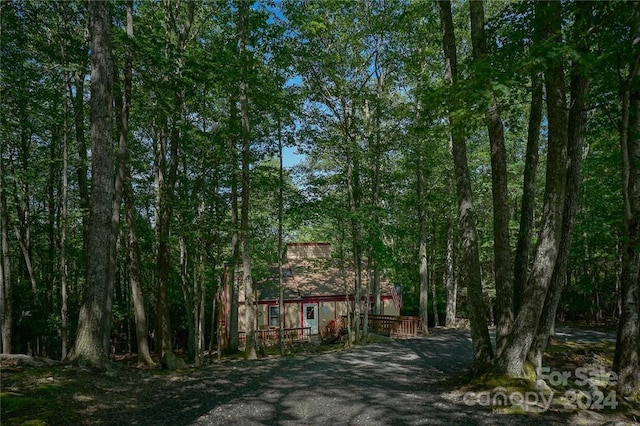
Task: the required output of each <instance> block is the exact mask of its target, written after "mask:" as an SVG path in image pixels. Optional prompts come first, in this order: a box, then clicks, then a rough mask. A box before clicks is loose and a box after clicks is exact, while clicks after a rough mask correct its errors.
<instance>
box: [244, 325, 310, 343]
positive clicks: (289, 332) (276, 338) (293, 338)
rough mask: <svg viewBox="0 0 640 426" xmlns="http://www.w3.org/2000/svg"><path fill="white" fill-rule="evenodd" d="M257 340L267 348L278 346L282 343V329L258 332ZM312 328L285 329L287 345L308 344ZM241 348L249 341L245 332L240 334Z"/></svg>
mask: <svg viewBox="0 0 640 426" xmlns="http://www.w3.org/2000/svg"><path fill="white" fill-rule="evenodd" d="M255 334H256V340H257V341H258V342H259V343H262V344H263V345H265V346H271V345H277V344H278V343H279V342H280V329H279V328H268V329H264V330H256V331H255ZM310 335H311V327H294V328H285V329H284V341H285V343H293V342H307V341H309V339H310V337H309V336H310ZM238 340H239V344H240V346H244V345H245V343H246V341H247V334H246V332H244V331H240V332H238Z"/></svg>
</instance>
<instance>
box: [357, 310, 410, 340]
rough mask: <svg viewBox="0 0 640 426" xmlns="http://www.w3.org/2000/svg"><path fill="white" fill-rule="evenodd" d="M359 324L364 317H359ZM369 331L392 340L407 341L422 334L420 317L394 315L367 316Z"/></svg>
mask: <svg viewBox="0 0 640 426" xmlns="http://www.w3.org/2000/svg"><path fill="white" fill-rule="evenodd" d="M360 321H361V324H363V322H364V315H361V316H360ZM367 325H368V329H369V331H372V332H375V333H380V334H383V335H385V336H389V337H391V338H394V339H407V338H411V337H417V336H419V335H420V334H422V319H421V318H420V317H410V316H402V315H400V316H395V315H372V314H369V315H368V321H367Z"/></svg>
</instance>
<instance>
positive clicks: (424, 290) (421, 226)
mask: <svg viewBox="0 0 640 426" xmlns="http://www.w3.org/2000/svg"><path fill="white" fill-rule="evenodd" d="M423 167H424V164H423V162H422V154H421V153H417V174H418V175H417V178H416V180H417V196H418V238H419V241H418V265H419V277H420V318H422V332H423V333H424V334H425V335H428V334H429V305H428V302H429V271H428V265H427V224H426V221H427V219H426V215H425V211H424V210H425V209H424V202H425V199H424V198H425V193H424V170H423V169H422V168H423Z"/></svg>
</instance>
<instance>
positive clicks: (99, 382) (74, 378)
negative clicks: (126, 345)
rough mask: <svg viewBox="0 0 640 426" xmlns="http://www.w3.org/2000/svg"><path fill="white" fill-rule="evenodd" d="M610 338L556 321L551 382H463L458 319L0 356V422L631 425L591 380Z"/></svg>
mask: <svg viewBox="0 0 640 426" xmlns="http://www.w3.org/2000/svg"><path fill="white" fill-rule="evenodd" d="M613 338H614V336H612V335H611V334H609V333H605V332H594V331H579V330H570V329H566V330H565V329H562V330H558V333H557V340H556V341H555V342H554V343H553V344H552V345H551V347H550V349H549V353H548V356H547V357H546V358H545V365H547V366H548V371H547V372H546V373H545V374H546V376H547V378H548V380H547V382H548V383H550V384H551V385H553V386H552V387H551V388H546V389H541V388H536V387H535V384H532V383H529V382H525V381H522V382H517V383H514V382H508V383H507V382H500V381H498V382H482V381H477V380H476V381H472V382H470V381H469V380H468V378H467V376H466V375H465V372H466V371H468V368H469V367H470V361H471V343H470V338H469V332H468V331H466V330H435V331H434V332H433V333H432V334H431V335H430V336H429V337H424V338H419V339H411V340H398V341H392V340H386V339H385V340H384V341H381V342H378V343H370V344H367V345H362V346H357V347H355V348H352V349H346V350H332V351H322V350H320V348H310V349H313V350H309V351H308V352H306V353H303V354H298V355H295V356H287V357H283V358H281V357H266V358H262V359H259V360H257V361H244V360H226V361H223V362H221V363H212V364H209V365H205V366H203V367H188V368H186V369H184V370H181V371H175V372H169V371H166V370H160V369H138V368H134V367H132V366H130V365H128V364H127V363H126V362H124V361H121V362H115V363H114V367H113V368H112V369H110V370H109V371H106V372H104V371H92V370H88V369H78V368H73V367H70V366H65V365H61V364H58V363H51V365H42V366H38V367H33V366H29V365H25V363H27V362H28V361H24V362H20V361H19V360H18V361H16V360H15V359H14V360H6V359H5V360H4V361H2V371H1V400H0V403H1V413H2V417H1V418H0V421H1V423H2V424H3V425H13V424H25V423H26V424H114V425H116V424H134V425H316V424H317V425H327V424H335V425H404V424H406V425H417V424H429V425H432V424H435V425H449V424H470V425H474V424H477V425H485V424H486V425H489V424H490V425H513V424H520V425H529V424H531V425H564V424H586V425H602V424H609V425H623V424H629V425H631V424H640V423H636V421H640V407H639V406H638V405H637V404H635V405H634V404H632V403H630V402H626V401H624V400H621V399H620V398H615V394H611V386H607V383H605V382H603V380H604V379H603V377H605V376H606V374H608V373H609V372H610V369H611V365H610V362H611V353H612V349H613V347H614V344H613V341H612V339H613ZM582 379H585V380H582ZM605 381H606V380H605ZM577 392H581V393H577ZM601 393H602V398H600V394H601ZM503 396H504V397H505V398H506V399H505V398H502V397H503ZM612 396H613V398H612ZM607 397H608V399H607ZM501 398H502V399H501ZM614 403H615V404H614ZM612 405H615V409H613V407H612Z"/></svg>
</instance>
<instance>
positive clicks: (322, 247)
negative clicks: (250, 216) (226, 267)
mask: <svg viewBox="0 0 640 426" xmlns="http://www.w3.org/2000/svg"><path fill="white" fill-rule="evenodd" d="M272 272H273V273H272V277H270V278H269V279H266V280H263V281H261V282H257V283H255V287H256V297H255V300H256V301H257V302H256V304H257V309H256V329H257V330H263V331H267V330H270V329H272V330H277V329H279V327H280V323H279V312H280V310H279V294H280V288H279V280H278V267H277V266H276V267H274V268H272ZM368 275H369V274H368V271H366V269H363V271H362V289H361V294H362V298H361V300H362V303H363V305H364V302H365V297H366V296H365V294H366V287H367V284H368V282H369V280H368ZM380 281H381V285H380V287H381V295H380V305H381V311H382V312H380V313H381V314H384V315H393V316H396V315H399V314H400V309H401V300H400V298H399V297H397V295H395V297H394V294H393V293H394V288H393V286H392V285H391V283H390V282H389V280H388V279H387V278H386V277H384V276H383V277H381V280H380ZM282 286H283V289H282V290H283V300H284V328H286V329H303V328H308V331H309V332H310V334H312V335H313V334H319V333H320V332H321V331H322V330H323V329H324V328H325V327H326V326H327V324H329V322H330V321H332V320H336V319H339V318H341V317H342V316H343V315H346V314H347V313H348V312H353V308H354V297H353V293H354V289H355V268H353V266H351V267H345V268H342V269H341V268H340V265H339V261H338V260H337V259H335V258H332V256H331V244H329V243H288V244H287V247H286V255H285V258H284V261H283V265H282ZM239 287H242V286H239ZM238 300H239V306H238V311H239V312H238V328H239V330H240V332H241V333H242V332H243V331H244V330H245V329H246V327H245V318H244V300H245V298H244V289H243V288H239V297H238ZM374 303H375V302H374V296H373V289H371V291H370V297H369V303H368V307H369V310H370V312H371V311H372V309H373V306H374ZM363 308H364V306H363ZM263 334H264V333H263Z"/></svg>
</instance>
